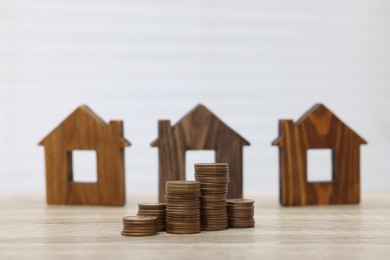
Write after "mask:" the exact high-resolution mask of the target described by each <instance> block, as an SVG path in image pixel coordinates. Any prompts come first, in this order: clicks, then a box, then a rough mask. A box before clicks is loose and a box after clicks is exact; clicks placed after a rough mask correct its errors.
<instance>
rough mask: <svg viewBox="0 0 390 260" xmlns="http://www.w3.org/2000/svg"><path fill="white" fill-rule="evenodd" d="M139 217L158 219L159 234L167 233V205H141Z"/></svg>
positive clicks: (139, 206)
mask: <svg viewBox="0 0 390 260" xmlns="http://www.w3.org/2000/svg"><path fill="white" fill-rule="evenodd" d="M137 216H152V217H156V218H157V222H158V232H161V231H165V203H139V204H138V213H137Z"/></svg>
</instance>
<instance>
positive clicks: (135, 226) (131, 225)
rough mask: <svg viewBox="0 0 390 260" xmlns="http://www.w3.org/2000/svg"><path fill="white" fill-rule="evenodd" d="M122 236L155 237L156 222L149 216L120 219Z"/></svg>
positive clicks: (155, 219) (154, 218)
mask: <svg viewBox="0 0 390 260" xmlns="http://www.w3.org/2000/svg"><path fill="white" fill-rule="evenodd" d="M122 221H123V230H122V236H153V235H157V230H158V221H157V218H156V217H151V216H126V217H123V218H122Z"/></svg>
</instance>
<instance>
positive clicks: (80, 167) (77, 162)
mask: <svg viewBox="0 0 390 260" xmlns="http://www.w3.org/2000/svg"><path fill="white" fill-rule="evenodd" d="M69 153H70V156H71V162H72V169H71V170H72V174H71V176H72V180H71V181H73V182H92V183H93V182H97V176H98V172H97V154H96V151H93V150H74V151H71V152H69Z"/></svg>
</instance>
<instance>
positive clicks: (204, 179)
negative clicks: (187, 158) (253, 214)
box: [195, 163, 229, 231]
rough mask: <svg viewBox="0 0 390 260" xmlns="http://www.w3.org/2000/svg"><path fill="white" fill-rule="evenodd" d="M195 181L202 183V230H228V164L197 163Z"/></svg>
mask: <svg viewBox="0 0 390 260" xmlns="http://www.w3.org/2000/svg"><path fill="white" fill-rule="evenodd" d="M195 180H197V181H199V182H200V191H201V226H202V230H206V231H217V230H225V229H227V227H228V216H227V209H226V205H227V204H226V196H227V190H228V183H229V167H228V164H226V163H196V164H195Z"/></svg>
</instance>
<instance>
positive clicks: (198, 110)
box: [151, 104, 249, 147]
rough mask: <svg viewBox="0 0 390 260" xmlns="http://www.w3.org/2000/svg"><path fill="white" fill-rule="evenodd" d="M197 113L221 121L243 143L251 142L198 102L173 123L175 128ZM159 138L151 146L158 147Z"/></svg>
mask: <svg viewBox="0 0 390 260" xmlns="http://www.w3.org/2000/svg"><path fill="white" fill-rule="evenodd" d="M196 113H201V114H202V116H204V117H213V118H214V119H216V120H217V121H219V122H220V123H221V125H222V126H223V127H226V128H227V129H228V130H229V131H230V132H231V133H232V134H233V135H234V136H237V138H239V139H241V140H242V142H243V145H249V142H248V141H247V140H246V139H245V138H243V137H242V136H241V135H239V134H238V133H237V132H236V131H234V130H233V129H231V128H230V127H229V126H228V125H226V124H225V123H224V122H223V121H222V120H221V119H220V118H218V117H217V116H216V115H215V114H214V113H212V112H211V111H210V110H209V109H208V108H207V107H205V106H204V105H202V104H198V105H197V106H195V108H193V109H192V110H191V111H190V112H188V113H187V114H186V115H184V116H183V117H182V118H181V119H180V120H179V121H178V122H177V123H176V124H175V125H173V128H175V127H177V126H179V125H180V124H182V123H183V121H185V119H187V118H189V117H191V115H193V114H196ZM158 140H159V139H158V138H157V139H156V140H154V141H153V142H152V143H151V146H153V147H156V146H158Z"/></svg>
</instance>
